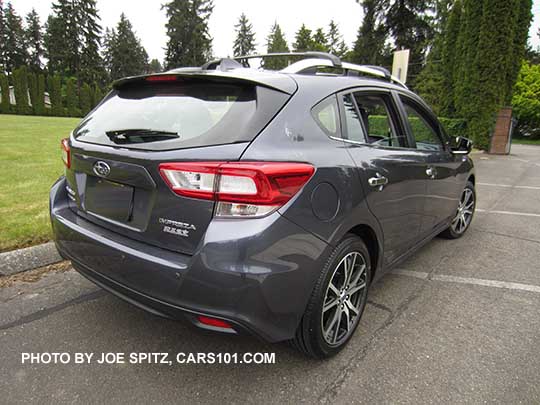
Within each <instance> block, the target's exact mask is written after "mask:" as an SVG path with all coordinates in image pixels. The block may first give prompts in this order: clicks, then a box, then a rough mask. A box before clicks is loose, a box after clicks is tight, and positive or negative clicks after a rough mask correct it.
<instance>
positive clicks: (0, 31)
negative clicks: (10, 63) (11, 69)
mask: <svg viewBox="0 0 540 405" xmlns="http://www.w3.org/2000/svg"><path fill="white" fill-rule="evenodd" d="M6 35H7V34H6V19H5V16H4V4H3V1H2V0H0V74H1V73H2V72H4V71H6V65H7V61H6V49H5V48H6V41H7V37H6Z"/></svg>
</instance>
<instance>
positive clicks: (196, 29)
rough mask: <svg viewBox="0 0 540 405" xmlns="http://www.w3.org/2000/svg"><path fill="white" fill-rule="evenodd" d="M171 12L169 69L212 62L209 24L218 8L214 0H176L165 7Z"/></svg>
mask: <svg viewBox="0 0 540 405" xmlns="http://www.w3.org/2000/svg"><path fill="white" fill-rule="evenodd" d="M163 7H164V8H165V9H166V10H167V18H168V22H167V24H166V25H165V26H166V28H167V36H168V37H169V40H168V42H167V49H166V54H165V65H166V68H167V69H172V68H175V67H180V66H200V65H202V64H204V63H205V62H207V61H208V59H210V57H211V54H212V37H210V34H209V31H208V20H209V18H210V15H211V14H212V10H213V8H214V5H213V1H212V0H172V1H170V2H169V3H166V4H165V5H164V6H163Z"/></svg>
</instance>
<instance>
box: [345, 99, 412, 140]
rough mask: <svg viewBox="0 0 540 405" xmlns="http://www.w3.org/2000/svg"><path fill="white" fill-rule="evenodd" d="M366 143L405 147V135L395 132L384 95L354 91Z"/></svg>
mask: <svg viewBox="0 0 540 405" xmlns="http://www.w3.org/2000/svg"><path fill="white" fill-rule="evenodd" d="M354 99H355V100H356V105H357V107H358V112H359V114H360V118H361V120H362V124H363V126H364V129H365V133H366V134H367V135H366V141H367V143H370V144H373V145H379V146H385V147H396V148H403V147H407V137H406V136H405V135H400V134H397V133H396V131H395V127H394V126H393V125H392V116H391V114H390V109H389V107H388V103H387V102H386V100H385V97H384V96H378V95H370V94H363V93H362V92H356V93H354Z"/></svg>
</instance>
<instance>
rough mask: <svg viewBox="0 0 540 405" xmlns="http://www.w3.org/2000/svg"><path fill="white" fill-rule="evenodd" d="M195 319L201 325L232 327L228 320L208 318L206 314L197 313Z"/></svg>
mask: <svg viewBox="0 0 540 405" xmlns="http://www.w3.org/2000/svg"><path fill="white" fill-rule="evenodd" d="M197 320H198V321H199V322H200V323H202V324H203V325H208V326H213V327H216V328H225V329H232V328H233V327H232V326H231V324H230V323H229V322H226V321H223V320H221V319H217V318H210V317H208V316H203V315H199V316H197Z"/></svg>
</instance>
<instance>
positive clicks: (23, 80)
mask: <svg viewBox="0 0 540 405" xmlns="http://www.w3.org/2000/svg"><path fill="white" fill-rule="evenodd" d="M13 87H14V93H15V103H16V106H15V110H16V111H17V114H30V112H31V109H30V107H29V105H28V69H27V68H26V66H21V67H19V68H17V69H14V70H13Z"/></svg>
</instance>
